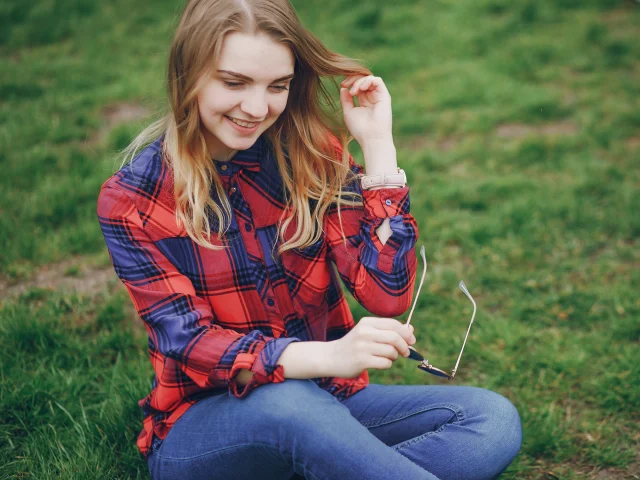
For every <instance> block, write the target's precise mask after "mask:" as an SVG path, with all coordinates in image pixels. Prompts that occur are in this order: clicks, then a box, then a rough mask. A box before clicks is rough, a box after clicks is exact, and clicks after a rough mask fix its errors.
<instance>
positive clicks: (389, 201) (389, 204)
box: [362, 185, 410, 218]
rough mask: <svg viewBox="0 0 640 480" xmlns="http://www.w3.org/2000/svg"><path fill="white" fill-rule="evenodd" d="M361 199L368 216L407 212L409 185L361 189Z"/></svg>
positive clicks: (379, 216)
mask: <svg viewBox="0 0 640 480" xmlns="http://www.w3.org/2000/svg"><path fill="white" fill-rule="evenodd" d="M362 200H363V204H364V210H365V214H366V215H367V216H368V217H375V218H388V217H394V216H396V215H403V214H405V213H409V210H410V209H409V186H408V185H407V186H405V187H402V188H380V189H378V190H363V191H362Z"/></svg>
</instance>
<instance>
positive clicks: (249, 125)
mask: <svg viewBox="0 0 640 480" xmlns="http://www.w3.org/2000/svg"><path fill="white" fill-rule="evenodd" d="M225 117H227V118H228V119H229V120H231V121H232V122H233V123H235V124H237V125H240V126H241V127H245V128H253V127H255V126H256V125H258V124H259V123H260V122H245V121H243V120H238V119H236V118H233V117H230V116H229V115H225Z"/></svg>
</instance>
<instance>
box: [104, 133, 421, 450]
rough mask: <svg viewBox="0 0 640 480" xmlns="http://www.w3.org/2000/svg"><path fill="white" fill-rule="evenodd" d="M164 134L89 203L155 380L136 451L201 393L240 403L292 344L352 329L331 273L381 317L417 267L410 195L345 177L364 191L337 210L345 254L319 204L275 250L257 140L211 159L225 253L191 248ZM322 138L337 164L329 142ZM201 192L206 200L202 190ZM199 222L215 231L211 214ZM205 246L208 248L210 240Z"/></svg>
mask: <svg viewBox="0 0 640 480" xmlns="http://www.w3.org/2000/svg"><path fill="white" fill-rule="evenodd" d="M163 139H164V137H160V138H158V139H157V140H156V141H155V142H154V143H152V144H150V145H149V146H147V147H146V148H145V149H144V150H142V151H141V152H140V154H139V155H137V156H136V158H135V159H134V160H133V161H132V162H131V163H130V164H128V165H125V166H124V167H123V168H121V169H120V170H119V171H117V172H116V173H115V174H113V175H112V176H111V177H110V178H109V179H108V180H107V181H106V182H105V183H104V185H103V186H102V188H101V190H100V195H99V198H98V204H97V214H98V219H99V222H100V227H101V229H102V233H103V235H104V239H105V242H106V244H107V248H108V250H109V255H110V257H111V261H112V263H113V266H114V269H115V272H116V274H117V276H118V277H119V278H120V280H121V281H122V282H123V283H124V285H125V286H126V288H127V290H128V292H129V295H130V296H131V299H132V301H133V304H134V306H135V308H136V311H137V312H138V315H139V316H140V318H141V319H142V320H143V322H144V325H145V327H146V329H147V332H148V334H149V354H150V357H151V362H152V364H153V370H154V372H155V378H154V380H153V385H152V391H151V393H150V394H149V395H148V396H147V397H145V398H144V399H142V400H140V402H139V404H140V406H141V407H142V409H143V413H144V420H143V429H142V432H141V433H140V435H139V437H138V440H137V445H138V447H139V449H140V451H141V452H142V454H143V455H147V454H148V453H149V449H150V447H151V446H152V445H156V446H157V445H158V444H159V442H161V441H162V439H164V438H165V437H166V435H167V433H168V431H169V429H170V428H171V426H172V425H173V424H174V423H175V421H176V420H177V419H178V418H179V417H180V416H181V415H182V414H183V413H184V412H185V411H186V410H187V409H188V408H189V407H190V406H191V405H193V404H194V403H195V402H196V401H197V400H198V399H199V398H202V396H203V395H215V394H222V393H225V392H228V394H229V395H233V396H235V397H238V398H243V397H245V396H246V395H248V394H249V393H250V392H251V391H252V390H253V389H254V388H256V387H258V386H259V385H261V384H265V383H269V382H272V383H278V382H282V381H284V380H285V375H284V371H283V368H284V367H283V366H282V365H278V364H277V361H278V358H279V356H280V354H281V353H282V351H283V350H284V349H285V347H286V346H287V345H289V344H290V343H291V342H299V341H331V340H336V339H338V338H341V337H342V336H344V335H345V334H346V333H347V332H349V330H351V329H352V328H353V327H354V326H355V323H354V319H353V315H352V314H351V311H350V310H349V306H348V303H347V301H346V299H345V296H344V294H343V292H342V290H341V287H340V284H339V281H338V276H339V277H340V278H341V279H342V281H343V282H344V284H345V285H346V287H347V289H348V290H349V291H350V292H351V294H352V295H353V296H354V298H355V299H356V300H357V301H358V302H359V303H360V304H361V305H362V306H363V307H364V308H365V309H367V310H368V311H369V312H371V313H372V314H373V315H378V316H384V317H393V316H397V315H400V314H402V313H403V312H405V311H406V310H407V309H408V307H409V304H410V301H411V296H412V292H413V286H414V281H415V272H416V265H417V259H416V255H415V249H414V248H413V247H414V245H415V243H416V241H417V237H418V227H417V224H416V221H415V219H414V217H413V216H412V215H411V214H410V213H409V187H408V186H407V187H404V188H383V189H379V190H367V191H364V192H363V191H362V190H361V188H360V185H359V182H357V181H354V182H353V183H352V184H351V185H348V186H347V187H346V188H345V190H348V191H357V192H358V193H361V194H363V200H364V201H363V205H362V206H357V207H341V213H342V227H343V229H344V233H345V236H346V239H347V241H346V246H345V242H344V241H343V237H342V233H341V228H340V222H339V220H338V213H337V208H336V207H331V208H330V209H329V210H328V211H327V214H326V216H325V219H324V228H323V230H324V232H323V234H322V237H321V239H320V240H319V241H318V242H317V243H315V244H313V245H311V246H308V247H306V248H297V249H293V250H289V251H287V252H285V253H284V254H283V255H282V256H281V257H278V256H277V255H276V256H274V255H273V254H272V250H275V249H274V248H272V247H273V244H274V242H276V241H277V223H278V220H279V218H280V215H281V214H282V212H283V209H285V205H284V202H285V199H284V195H283V183H282V180H281V178H280V175H279V172H278V168H277V164H276V159H275V155H274V154H273V152H272V150H271V148H270V147H269V144H268V142H267V141H266V139H265V138H264V136H261V137H259V139H258V140H257V141H256V143H255V144H254V145H253V146H252V147H251V148H249V149H247V150H244V151H240V152H238V153H237V155H236V156H235V157H234V158H233V159H232V160H230V161H228V162H219V161H215V160H213V161H214V163H215V166H216V168H217V171H218V173H219V174H220V175H221V177H222V179H223V184H224V187H225V191H226V192H227V195H228V198H229V201H230V203H231V206H232V209H233V216H232V222H231V226H230V228H229V230H228V231H227V234H226V238H227V240H228V245H229V248H226V249H224V250H218V251H215V252H214V251H211V250H210V249H206V248H204V247H201V246H199V245H198V244H197V243H195V242H193V241H192V240H191V238H190V237H189V236H188V235H187V233H186V231H185V230H184V229H183V228H179V227H178V226H177V222H176V217H175V200H174V194H173V176H172V172H171V170H170V168H169V166H168V164H167V162H165V161H163V159H162V154H161V152H162V141H163ZM331 141H332V144H333V145H334V147H335V148H336V152H337V157H336V158H340V156H341V147H340V143H339V142H338V141H337V139H336V138H335V137H332V139H331ZM350 161H351V169H352V171H354V172H356V173H362V171H363V167H362V166H361V165H358V164H356V163H355V162H354V161H353V157H350ZM211 195H212V197H213V198H214V200H215V199H217V198H218V197H217V193H216V191H215V188H212V192H211ZM387 217H389V218H390V226H391V230H392V231H393V233H392V235H391V237H390V238H389V239H388V240H387V242H386V243H385V244H384V245H383V244H382V243H381V242H380V240H379V239H378V237H377V235H376V233H375V231H376V229H377V227H378V226H379V225H380V224H381V223H382V221H383V220H384V219H385V218H387ZM210 220H211V221H212V225H214V227H215V224H217V219H216V217H215V216H214V215H211V216H210ZM291 226H293V227H295V222H292V225H290V227H291ZM216 231H217V230H216ZM288 231H289V229H288ZM292 232H293V228H292V229H291V233H292ZM285 238H290V237H289V236H287V235H285ZM211 241H212V243H214V244H215V245H220V244H221V243H220V242H219V241H218V240H217V238H216V237H215V235H212V236H211ZM336 270H337V271H336ZM241 369H247V370H250V371H251V372H253V373H254V375H253V377H252V378H251V380H250V381H249V383H248V384H247V385H245V386H243V385H241V384H239V383H238V382H237V381H236V375H237V374H238V373H239V371H240V370H241ZM312 380H313V381H314V382H316V383H317V384H318V385H319V386H320V387H321V388H323V389H325V390H326V391H328V392H330V393H331V394H333V395H334V396H336V397H337V398H338V399H339V400H343V399H344V398H347V397H349V396H350V395H353V394H354V393H356V392H358V391H359V390H361V389H363V388H364V387H366V386H367V385H368V383H369V376H368V372H367V371H366V370H365V371H364V372H363V373H362V374H361V375H360V376H359V377H356V378H352V379H345V378H338V377H318V378H313V379H312Z"/></svg>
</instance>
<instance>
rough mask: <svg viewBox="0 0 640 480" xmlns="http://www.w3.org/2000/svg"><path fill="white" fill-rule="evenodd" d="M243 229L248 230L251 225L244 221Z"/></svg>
mask: <svg viewBox="0 0 640 480" xmlns="http://www.w3.org/2000/svg"><path fill="white" fill-rule="evenodd" d="M244 229H245V230H246V231H247V232H250V231H251V225H249V224H248V223H245V225H244Z"/></svg>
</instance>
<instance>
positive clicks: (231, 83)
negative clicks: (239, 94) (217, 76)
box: [224, 82, 289, 92]
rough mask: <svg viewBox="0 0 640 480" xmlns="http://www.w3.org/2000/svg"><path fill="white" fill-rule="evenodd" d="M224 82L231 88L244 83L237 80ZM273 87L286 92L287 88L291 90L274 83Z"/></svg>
mask: <svg viewBox="0 0 640 480" xmlns="http://www.w3.org/2000/svg"><path fill="white" fill-rule="evenodd" d="M224 84H225V85H226V86H227V87H230V88H234V87H239V86H241V85H242V84H241V83H235V82H224ZM271 88H275V89H276V90H279V91H281V92H284V91H285V90H289V89H288V88H287V87H285V86H275V85H274V86H273V87H271Z"/></svg>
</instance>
